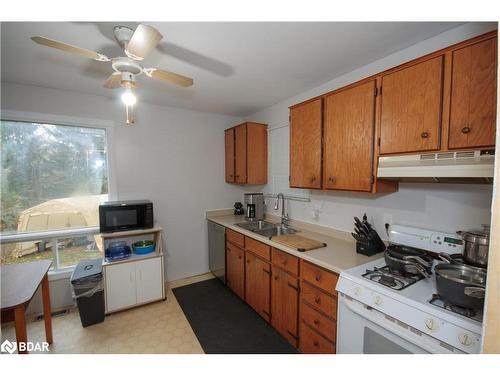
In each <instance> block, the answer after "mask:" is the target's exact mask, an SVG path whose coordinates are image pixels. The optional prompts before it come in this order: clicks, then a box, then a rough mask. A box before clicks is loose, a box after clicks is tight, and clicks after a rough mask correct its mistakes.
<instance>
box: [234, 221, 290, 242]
mask: <svg viewBox="0 0 500 375" xmlns="http://www.w3.org/2000/svg"><path fill="white" fill-rule="evenodd" d="M236 225H237V226H239V227H240V228H243V229H246V230H249V231H251V232H254V233H255V234H258V235H260V236H264V237H268V238H269V237H273V236H282V235H284V234H294V233H297V232H298V230H297V229H293V228H290V227H285V226H283V225H281V224H275V223H270V222H268V221H263V220H260V221H248V222H245V223H238V224H236Z"/></svg>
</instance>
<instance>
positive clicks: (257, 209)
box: [244, 193, 264, 221]
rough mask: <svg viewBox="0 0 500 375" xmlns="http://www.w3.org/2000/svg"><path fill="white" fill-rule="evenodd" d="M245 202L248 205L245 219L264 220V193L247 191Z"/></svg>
mask: <svg viewBox="0 0 500 375" xmlns="http://www.w3.org/2000/svg"><path fill="white" fill-rule="evenodd" d="M244 202H245V205H246V215H245V220H248V221H260V220H264V194H262V193H245V194H244Z"/></svg>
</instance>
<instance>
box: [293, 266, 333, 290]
mask: <svg viewBox="0 0 500 375" xmlns="http://www.w3.org/2000/svg"><path fill="white" fill-rule="evenodd" d="M300 274H301V275H300V276H301V277H302V279H304V280H306V281H308V282H309V283H311V284H312V285H315V286H317V287H318V288H320V289H323V290H325V291H327V292H328V293H331V294H334V295H337V292H336V291H335V286H336V285H337V280H338V279H339V276H338V275H337V274H336V273H333V272H329V271H327V270H325V269H323V268H321V267H318V266H315V265H314V264H311V263H309V262H305V261H302V263H301V267H300Z"/></svg>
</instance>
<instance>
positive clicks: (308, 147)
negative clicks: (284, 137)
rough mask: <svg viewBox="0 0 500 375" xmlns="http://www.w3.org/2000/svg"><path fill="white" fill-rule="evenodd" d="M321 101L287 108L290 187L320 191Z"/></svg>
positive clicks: (317, 100)
mask: <svg viewBox="0 0 500 375" xmlns="http://www.w3.org/2000/svg"><path fill="white" fill-rule="evenodd" d="M322 111H323V104H322V99H316V100H313V101H310V102H306V103H303V104H300V105H297V106H295V107H291V108H290V187H294V188H307V189H321V153H322V150H321V144H322V118H323V115H322Z"/></svg>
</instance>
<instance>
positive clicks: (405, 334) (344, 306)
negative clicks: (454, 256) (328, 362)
mask: <svg viewBox="0 0 500 375" xmlns="http://www.w3.org/2000/svg"><path fill="white" fill-rule="evenodd" d="M391 230H393V231H397V235H396V236H394V234H392V235H391V232H389V240H390V241H391V240H393V239H394V238H397V239H398V243H399V244H401V245H405V246H411V247H414V248H419V249H422V250H426V251H431V252H437V253H438V252H442V251H444V252H447V253H448V254H451V253H457V252H460V251H462V250H463V246H462V248H460V244H459V243H458V242H455V243H454V245H455V247H453V246H448V243H447V242H444V241H443V239H444V238H445V237H446V238H449V239H455V240H456V239H457V236H456V235H453V234H447V233H441V232H434V231H427V230H420V229H417V228H409V227H403V226H395V228H391ZM438 238H439V239H438ZM434 240H435V241H436V243H434V242H433V241H434ZM440 240H441V241H440ZM391 242H392V241H391ZM429 242H430V243H431V244H432V245H430V244H429ZM439 242H441V244H439ZM392 243H394V242H392ZM450 243H451V242H450ZM417 244H420V246H416V245H417ZM443 244H444V245H443ZM457 245H458V246H457ZM337 291H338V292H339V317H338V319H339V324H338V336H337V352H338V353H370V352H377V351H373V348H370V343H376V345H375V344H373V345H375V346H376V350H382V349H381V348H386V349H384V350H386V351H384V350H382V351H381V352H382V353H394V352H396V353H399V352H402V353H479V352H480V349H481V332H482V323H481V319H482V311H481V312H476V311H468V310H466V309H460V308H457V307H455V306H450V305H449V304H447V303H445V302H444V301H443V300H442V299H440V298H439V296H437V290H436V279H435V275H434V273H432V274H431V276H430V277H429V278H426V277H423V276H421V275H413V274H403V273H400V272H394V271H393V270H391V269H390V268H389V267H388V266H387V265H386V263H385V259H384V258H381V259H377V260H375V261H372V262H370V263H367V264H364V265H361V266H357V267H354V268H351V269H348V270H346V271H344V272H342V273H341V274H340V278H339V282H338V284H337ZM353 312H355V313H356V314H353ZM356 332H357V333H356ZM374 332H375V333H374ZM372 336H373V338H370V337H372Z"/></svg>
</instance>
